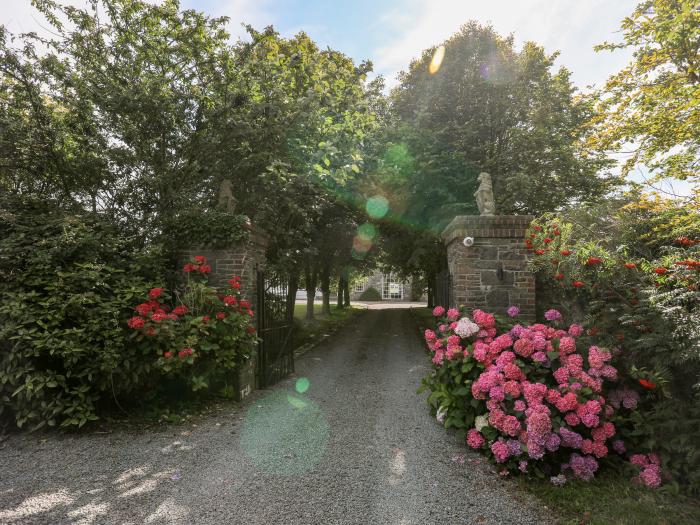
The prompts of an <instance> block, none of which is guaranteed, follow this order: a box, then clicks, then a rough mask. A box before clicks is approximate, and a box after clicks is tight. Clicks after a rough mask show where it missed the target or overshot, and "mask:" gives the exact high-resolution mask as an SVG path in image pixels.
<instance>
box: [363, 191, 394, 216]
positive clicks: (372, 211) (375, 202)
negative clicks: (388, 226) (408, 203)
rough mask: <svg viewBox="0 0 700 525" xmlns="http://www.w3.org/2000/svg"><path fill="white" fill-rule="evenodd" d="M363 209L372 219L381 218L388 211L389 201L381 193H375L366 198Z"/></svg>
mask: <svg viewBox="0 0 700 525" xmlns="http://www.w3.org/2000/svg"><path fill="white" fill-rule="evenodd" d="M365 209H366V210H367V214H368V215H369V216H370V217H372V218H373V219H381V218H382V217H384V216H385V215H386V214H387V213H388V212H389V201H388V200H386V197H384V196H382V195H375V196H374V197H370V198H369V199H367V205H366V207H365Z"/></svg>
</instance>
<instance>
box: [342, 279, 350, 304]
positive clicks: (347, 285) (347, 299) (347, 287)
mask: <svg viewBox="0 0 700 525" xmlns="http://www.w3.org/2000/svg"><path fill="white" fill-rule="evenodd" d="M343 292H344V295H345V297H343V305H344V306H350V279H348V278H347V277H346V278H345V279H343Z"/></svg>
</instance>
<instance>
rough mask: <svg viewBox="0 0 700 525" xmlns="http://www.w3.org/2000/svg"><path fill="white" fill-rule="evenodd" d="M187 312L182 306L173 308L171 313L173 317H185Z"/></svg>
mask: <svg viewBox="0 0 700 525" xmlns="http://www.w3.org/2000/svg"><path fill="white" fill-rule="evenodd" d="M187 312H189V309H188V308H187V307H186V306H185V305H184V304H181V305H180V306H176V307H175V308H173V313H174V314H175V315H185V314H186V313H187Z"/></svg>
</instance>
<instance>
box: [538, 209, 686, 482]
mask: <svg viewBox="0 0 700 525" xmlns="http://www.w3.org/2000/svg"><path fill="white" fill-rule="evenodd" d="M578 221H579V222H577V223H575V224H572V223H569V222H567V221H566V220H564V218H561V217H560V218H556V217H551V216H546V217H543V218H542V219H540V220H538V221H536V222H535V223H533V226H532V230H531V232H530V236H529V238H528V239H526V244H527V246H528V247H529V248H530V249H531V250H532V252H533V255H534V257H533V259H532V265H533V268H535V269H536V270H537V271H538V273H539V282H540V283H541V284H542V285H543V292H544V293H545V294H548V295H549V296H553V297H558V300H559V303H560V305H561V308H562V309H564V310H566V311H568V312H570V313H571V314H572V315H574V316H576V317H578V318H580V319H585V321H586V323H587V324H588V325H590V326H591V330H593V333H594V334H595V335H596V338H597V340H598V341H599V343H598V344H601V345H607V346H610V347H616V348H618V349H619V350H618V357H617V359H618V362H619V364H620V370H621V372H622V373H623V374H624V375H625V376H626V377H629V378H630V380H632V381H638V382H640V383H641V384H646V385H647V386H648V387H650V388H651V389H652V390H653V396H652V399H649V400H648V402H647V403H644V404H643V405H642V406H641V407H640V412H639V413H637V414H634V415H633V417H631V419H630V422H629V423H630V424H629V425H628V428H631V429H633V430H631V431H630V434H629V437H630V439H631V440H632V441H633V442H635V443H636V444H637V446H638V447H639V449H641V450H655V451H657V452H658V453H659V454H660V455H661V456H662V459H663V462H664V465H666V466H667V467H668V468H669V470H670V472H672V474H673V476H674V478H673V482H674V483H675V484H677V485H678V486H679V487H680V488H682V489H683V490H690V491H697V490H698V487H700V483H699V482H700V479H699V478H698V477H697V471H698V465H699V464H700V463H699V462H700V449H699V448H698V447H697V445H696V444H695V443H694V440H693V439H692V437H691V436H694V435H696V434H697V433H698V432H700V417H699V416H700V403H698V388H699V386H700V324H699V323H700V293H699V292H698V289H699V287H700V242H698V240H700V215H699V214H698V213H697V208H693V207H692V206H687V207H683V206H679V205H678V204H677V203H676V204H675V205H671V204H670V203H666V202H662V201H659V200H658V199H657V200H645V199H642V200H641V201H639V202H636V203H630V204H628V205H627V206H624V207H623V208H621V209H620V210H619V211H618V212H617V213H615V214H613V215H611V216H607V217H600V216H598V217H597V218H596V222H597V223H598V224H600V223H604V224H607V227H606V228H605V229H603V228H600V227H598V228H596V229H595V230H593V231H589V228H587V227H586V224H582V223H581V222H580V221H581V214H580V213H579V216H578ZM660 226H661V227H660ZM678 233H683V234H685V235H680V236H678V237H673V235H676V234H678ZM645 382H646V383H645Z"/></svg>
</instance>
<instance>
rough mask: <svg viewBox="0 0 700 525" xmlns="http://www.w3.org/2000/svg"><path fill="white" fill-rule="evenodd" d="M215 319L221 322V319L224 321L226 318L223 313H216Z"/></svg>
mask: <svg viewBox="0 0 700 525" xmlns="http://www.w3.org/2000/svg"><path fill="white" fill-rule="evenodd" d="M216 318H217V319H218V320H219V321H221V320H222V319H225V318H226V314H225V313H224V312H218V313H217V314H216Z"/></svg>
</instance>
